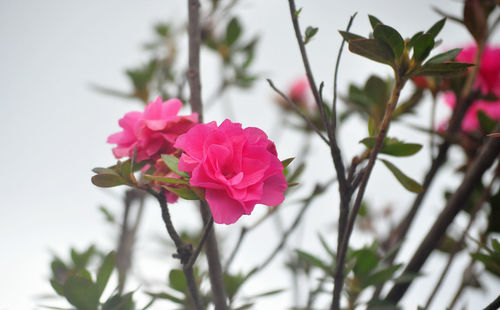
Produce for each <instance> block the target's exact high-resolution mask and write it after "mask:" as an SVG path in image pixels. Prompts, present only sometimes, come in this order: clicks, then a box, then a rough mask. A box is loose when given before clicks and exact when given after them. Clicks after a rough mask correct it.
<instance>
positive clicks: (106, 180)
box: [91, 174, 127, 187]
mask: <svg viewBox="0 0 500 310" xmlns="http://www.w3.org/2000/svg"><path fill="white" fill-rule="evenodd" d="M91 180H92V183H93V184H94V185H95V186H99V187H114V186H119V185H125V184H127V183H126V182H125V180H124V179H123V178H122V177H121V176H119V175H116V174H97V175H94V176H93V177H92V179H91Z"/></svg>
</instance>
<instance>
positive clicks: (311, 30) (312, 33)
mask: <svg viewBox="0 0 500 310" xmlns="http://www.w3.org/2000/svg"><path fill="white" fill-rule="evenodd" d="M318 30H319V28H318V27H311V26H308V27H307V28H306V32H305V39H304V44H307V43H309V41H310V40H311V39H312V38H313V37H314V36H315V35H316V33H318Z"/></svg>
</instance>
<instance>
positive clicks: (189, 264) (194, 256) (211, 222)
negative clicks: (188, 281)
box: [184, 216, 214, 268]
mask: <svg viewBox="0 0 500 310" xmlns="http://www.w3.org/2000/svg"><path fill="white" fill-rule="evenodd" d="M213 226H214V219H213V217H212V216H210V219H209V220H208V223H207V224H206V225H205V227H204V228H203V231H202V233H201V240H200V243H198V246H197V247H196V249H194V252H193V254H191V257H190V258H189V261H188V262H187V263H186V265H185V266H184V268H186V267H193V265H194V263H195V262H196V259H197V258H198V255H199V254H200V252H201V249H202V248H203V245H204V244H205V242H206V241H207V238H208V234H209V232H210V231H211V229H212V227H213Z"/></svg>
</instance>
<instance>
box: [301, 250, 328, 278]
mask: <svg viewBox="0 0 500 310" xmlns="http://www.w3.org/2000/svg"><path fill="white" fill-rule="evenodd" d="M295 252H296V253H297V254H298V255H299V257H300V258H301V259H302V260H304V261H305V262H307V263H309V264H310V265H312V266H316V267H318V268H320V269H322V270H323V271H325V272H326V273H327V274H329V275H331V276H333V269H334V268H332V267H330V266H328V264H326V263H324V262H323V261H322V260H321V259H319V258H317V257H316V256H314V255H312V254H310V253H307V252H304V251H301V250H295Z"/></svg>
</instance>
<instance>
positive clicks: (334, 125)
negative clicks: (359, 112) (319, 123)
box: [331, 12, 358, 131]
mask: <svg viewBox="0 0 500 310" xmlns="http://www.w3.org/2000/svg"><path fill="white" fill-rule="evenodd" d="M357 14H358V13H357V12H356V13H354V14H353V15H352V16H351V18H349V23H348V24H347V27H346V29H345V31H346V32H349V30H350V29H351V26H352V22H353V21H354V18H355V17H356V15H357ZM344 45H345V39H342V43H340V48H339V52H338V54H337V61H336V62H335V71H334V73H333V101H332V120H331V121H332V128H333V130H334V131H335V129H336V128H337V77H338V73H339V66H340V57H341V56H342V51H343V50H344Z"/></svg>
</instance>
